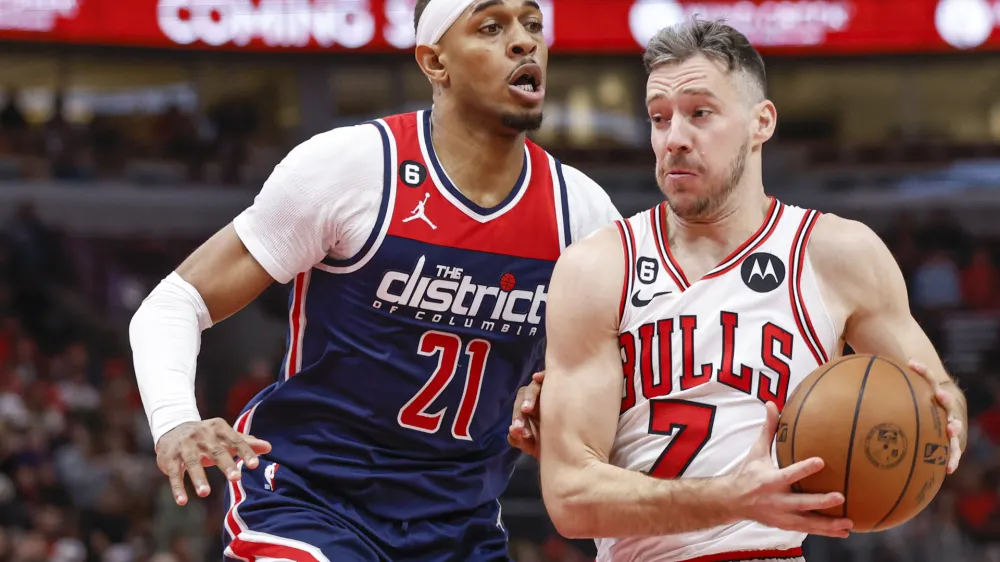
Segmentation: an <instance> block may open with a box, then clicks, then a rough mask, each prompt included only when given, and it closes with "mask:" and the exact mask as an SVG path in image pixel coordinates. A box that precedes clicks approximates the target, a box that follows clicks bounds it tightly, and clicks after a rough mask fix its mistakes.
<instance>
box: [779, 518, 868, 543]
mask: <svg viewBox="0 0 1000 562" xmlns="http://www.w3.org/2000/svg"><path fill="white" fill-rule="evenodd" d="M788 522H789V525H790V526H794V527H796V530H798V531H801V532H804V533H809V534H810V535H823V536H826V537H837V538H842V539H846V538H847V537H848V536H850V530H851V529H852V528H853V527H854V523H853V522H852V521H851V520H850V519H845V518H842V517H828V516H826V515H819V514H815V513H797V514H794V515H791V516H789V518H788Z"/></svg>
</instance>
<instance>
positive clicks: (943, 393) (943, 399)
mask: <svg viewBox="0 0 1000 562" xmlns="http://www.w3.org/2000/svg"><path fill="white" fill-rule="evenodd" d="M935 384H937V383H935ZM934 399H935V400H937V403H938V404H940V405H941V407H942V408H944V409H945V410H947V411H948V413H949V414H950V413H951V411H952V408H953V407H954V406H955V396H954V395H952V393H950V392H948V391H947V390H945V389H943V388H941V387H940V386H938V387H936V388H935V389H934Z"/></svg>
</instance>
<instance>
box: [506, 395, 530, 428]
mask: <svg viewBox="0 0 1000 562" xmlns="http://www.w3.org/2000/svg"><path fill="white" fill-rule="evenodd" d="M527 392H528V387H527V386H522V387H521V388H519V389H517V396H515V397H514V413H513V414H511V417H510V421H511V425H512V426H516V427H518V428H520V427H523V426H524V412H523V411H522V408H521V407H522V406H523V405H524V395H525V394H527Z"/></svg>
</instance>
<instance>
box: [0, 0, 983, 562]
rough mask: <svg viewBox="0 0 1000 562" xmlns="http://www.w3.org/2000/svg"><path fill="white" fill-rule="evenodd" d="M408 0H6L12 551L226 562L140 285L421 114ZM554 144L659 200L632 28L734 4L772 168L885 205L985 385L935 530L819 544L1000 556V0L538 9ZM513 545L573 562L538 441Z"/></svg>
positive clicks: (217, 375)
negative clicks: (189, 480)
mask: <svg viewBox="0 0 1000 562" xmlns="http://www.w3.org/2000/svg"><path fill="white" fill-rule="evenodd" d="M413 3H414V2H413V0H370V1H368V0H129V1H124V0H0V90H2V92H3V93H2V94H0V225H2V227H0V561H16V562H41V561H50V560H51V561H60V562H70V561H84V560H87V561H102V562H128V561H135V562H139V561H147V560H156V561H157V562H168V561H173V562H200V561H214V560H220V559H221V541H220V536H221V535H220V531H221V523H222V514H223V506H222V495H221V494H220V493H218V490H220V489H221V487H220V486H219V483H220V482H221V478H219V476H220V475H219V474H218V473H217V471H213V472H212V476H213V478H215V483H216V485H215V486H214V487H215V490H216V491H215V492H213V495H212V496H210V497H209V498H207V499H204V500H195V501H193V502H192V504H191V505H188V506H187V507H184V508H178V507H177V506H175V505H174V504H173V502H172V500H171V497H170V493H169V490H168V488H167V485H166V479H165V478H164V477H163V476H162V475H160V474H159V473H158V471H157V470H156V467H155V464H154V459H153V456H152V444H151V442H150V438H149V434H148V429H147V426H146V421H145V417H144V415H143V413H142V407H141V404H140V402H139V399H138V395H137V392H136V388H135V381H134V375H133V373H132V369H131V358H130V356H129V347H128V341H127V325H128V321H129V319H130V317H131V314H132V313H133V311H134V310H135V309H136V307H137V306H138V304H139V302H140V301H141V299H142V298H143V297H144V296H145V294H146V293H147V292H148V291H149V290H150V289H151V288H152V287H153V286H154V285H155V284H156V283H157V282H158V281H159V280H160V279H161V278H162V277H163V276H165V275H166V274H167V273H168V272H169V271H170V270H171V269H172V268H173V267H174V266H175V265H176V264H177V263H179V262H180V261H181V260H182V259H183V258H184V257H185V255H186V254H187V253H188V252H190V251H191V250H192V249H193V248H194V247H195V246H196V245H197V244H198V243H200V242H201V241H202V240H204V239H205V238H206V237H208V236H209V235H210V234H211V233H212V232H214V231H215V230H216V229H218V228H219V227H221V226H222V225H224V224H225V223H226V222H227V221H229V220H230V219H231V218H232V217H233V216H234V215H235V214H237V213H238V212H239V211H240V210H241V209H242V208H244V207H245V206H246V205H247V204H249V203H250V201H251V200H252V198H253V196H254V194H255V193H256V192H257V190H258V189H259V188H260V185H261V183H262V181H263V180H264V178H266V177H267V175H268V174H269V172H270V170H271V169H272V168H273V166H274V165H275V164H276V163H277V162H278V161H279V160H280V159H281V158H282V156H283V155H284V154H285V153H286V152H287V151H288V150H289V149H290V148H291V147H293V146H294V145H296V144H297V143H299V142H301V141H303V140H304V139H306V138H308V137H310V136H311V135H313V134H316V133H318V132H321V131H324V130H327V129H330V128H332V127H336V126H339V125H344V124H353V123H357V122H359V121H362V120H366V119H369V118H372V117H376V116H381V115H385V114H390V113H396V112H403V111H410V110H414V109H419V108H424V107H427V106H428V104H429V96H430V89H429V87H428V84H427V81H426V80H425V79H424V78H423V77H422V75H421V74H420V72H419V71H418V69H417V67H416V65H415V64H414V62H413V57H412V52H411V47H412V43H413V30H412V10H413ZM541 4H542V5H543V8H544V9H545V11H546V17H547V20H548V23H547V38H548V40H549V42H550V43H551V50H552V57H551V62H550V64H549V78H548V84H547V90H548V96H547V101H546V117H547V118H546V121H545V125H544V127H543V129H542V130H540V131H538V133H537V134H536V135H534V137H535V138H536V140H538V141H539V142H540V143H542V144H543V145H544V146H545V147H547V148H548V149H550V150H551V151H552V152H553V153H555V154H556V155H557V156H558V157H560V158H562V159H563V160H564V161H566V162H567V163H569V164H572V165H574V166H577V167H579V168H581V169H583V170H584V171H586V172H588V173H589V174H590V175H591V176H592V177H594V178H595V179H596V180H598V181H599V182H600V183H601V184H602V185H603V186H604V187H605V188H606V189H607V190H608V192H609V193H610V194H611V197H612V198H613V199H614V201H615V202H616V203H617V204H618V206H619V208H620V209H621V211H622V212H623V213H625V214H631V213H633V212H636V211H639V210H641V209H644V208H646V207H649V206H651V205H653V204H656V203H657V202H658V201H659V200H660V196H659V193H658V191H657V189H656V185H655V182H654V179H653V173H652V171H653V169H652V163H653V156H652V153H651V150H650V148H649V146H648V124H647V122H646V120H645V117H644V107H643V101H642V100H643V93H644V92H643V90H644V78H645V76H644V72H643V68H642V65H641V62H640V60H639V55H640V53H641V45H642V44H643V43H644V42H645V40H646V39H647V38H648V37H649V36H651V34H652V33H653V32H655V30H656V29H657V28H659V27H661V26H663V25H668V24H670V23H674V22H677V21H681V20H682V19H684V18H686V17H689V16H691V15H694V14H696V13H697V14H700V15H702V16H706V17H716V16H720V15H722V16H726V17H727V18H728V19H729V21H730V22H731V23H732V24H734V25H735V26H736V27H738V28H739V29H741V30H743V31H744V32H745V33H747V34H748V36H750V38H751V39H752V40H753V41H754V43H755V44H757V45H758V46H759V47H760V48H761V50H762V52H764V54H765V58H766V62H767V65H768V72H769V78H770V92H769V95H770V96H771V98H772V99H773V100H775V102H776V104H777V107H778V113H779V124H778V130H777V135H776V137H775V138H774V139H773V140H771V141H770V142H769V143H768V144H767V148H766V151H765V153H766V156H765V158H764V164H765V185H766V186H767V188H768V190H769V191H770V192H772V193H773V194H775V195H777V196H778V197H779V198H781V199H783V200H784V201H787V202H790V203H794V204H798V205H805V206H812V207H815V208H818V209H820V210H823V211H831V212H837V213H840V214H843V215H845V216H848V217H852V218H858V219H861V220H864V221H866V222H868V223H869V224H870V225H871V226H873V227H874V228H875V229H876V230H877V231H878V232H880V233H881V234H882V235H883V236H884V238H885V240H886V241H887V242H888V244H889V245H890V247H891V248H892V249H893V251H894V253H895V255H896V258H897V260H898V261H899V263H900V265H901V266H902V268H903V271H904V272H905V274H906V276H907V280H908V283H909V288H910V300H911V302H912V306H913V309H914V311H915V314H917V316H918V318H919V319H920V321H921V323H922V324H923V326H924V327H925V328H926V329H927V330H928V331H929V332H930V334H931V335H932V338H933V339H934V341H935V342H936V344H937V345H938V348H939V349H940V351H941V353H942V354H943V356H944V357H945V358H946V362H947V365H948V367H949V369H950V370H951V371H952V372H953V373H954V374H955V375H957V376H959V377H960V379H961V381H962V384H963V386H964V387H965V388H966V391H967V393H968V399H969V409H970V425H971V428H970V432H971V438H970V447H969V450H968V451H967V452H966V454H965V457H964V460H963V463H962V466H961V468H960V469H959V471H958V472H957V473H956V474H955V475H954V476H952V477H950V478H948V480H947V481H946V483H945V486H944V488H943V489H942V491H941V493H940V494H939V495H938V497H937V499H936V500H935V501H934V503H933V504H932V505H931V506H930V507H929V508H928V509H927V510H926V511H925V512H924V513H923V514H922V515H921V516H919V517H918V518H917V519H915V520H913V521H912V522H910V523H909V524H907V525H904V526H902V527H900V528H897V529H894V530H892V531H889V532H885V533H880V534H875V535H855V536H854V537H852V538H851V539H848V540H845V541H817V540H814V539H810V540H809V541H808V543H807V548H808V559H809V560H810V562H822V561H844V562H850V561H855V562H870V561H876V560H877V561H900V562H901V561H928V562H929V561H946V562H972V561H980V560H1000V457H998V448H997V446H998V444H1000V403H998V401H997V399H998V396H1000V384H998V382H1000V378H998V376H997V375H1000V367H998V366H1000V352H998V348H1000V346H998V340H997V338H998V321H1000V272H998V268H997V264H998V261H997V260H998V259H1000V255H998V253H1000V244H998V242H1000V30H998V28H1000V0H940V1H939V0H767V1H760V0H755V1H752V2H750V1H739V2H737V1H732V2H714V1H712V2H709V1H704V2H689V1H687V0H677V1H670V0H543V1H542V2H541ZM286 299H287V287H283V286H274V287H273V288H272V289H270V290H269V291H268V292H267V293H266V294H265V295H264V296H263V297H262V298H261V299H260V300H259V301H257V302H256V303H254V304H253V305H252V306H250V307H248V308H247V309H246V310H244V311H242V312H240V313H239V314H238V315H236V316H235V317H233V318H231V319H229V320H227V321H225V322H223V323H221V324H220V325H218V326H216V327H214V328H212V329H211V330H209V331H208V332H206V333H205V335H204V343H203V347H202V353H201V357H200V362H199V370H198V384H199V399H200V402H201V410H202V412H203V415H205V416H206V417H208V416H222V417H224V418H226V419H228V420H230V421H232V420H233V419H234V418H235V416H236V414H237V412H238V411H239V409H240V408H241V407H242V405H243V404H244V403H245V402H246V400H248V399H249V398H250V397H251V396H252V395H253V394H255V393H256V391H257V390H259V389H260V388H262V387H263V386H265V385H266V384H268V383H270V382H271V380H272V379H274V377H275V374H276V364H277V363H278V362H279V361H280V358H281V355H282V352H283V345H284V330H285V326H286V325H287V308H286V302H287V300H286ZM503 513H504V518H505V522H506V523H507V525H508V527H509V529H510V532H511V549H512V553H513V554H514V557H515V558H516V559H517V560H518V561H520V562H536V561H552V562H575V561H577V560H588V559H592V558H588V555H590V556H592V545H591V543H589V542H588V541H577V542H569V541H564V540H562V539H560V538H559V537H558V535H557V534H556V533H555V531H554V530H553V528H552V526H551V524H550V523H549V521H548V519H547V517H546V515H545V511H544V508H543V506H542V503H541V501H540V499H539V491H538V486H537V473H536V468H535V465H534V463H533V462H532V461H531V459H528V458H525V459H524V460H523V463H522V465H521V466H520V469H519V470H518V471H517V472H516V474H515V475H514V480H513V482H512V484H511V486H510V489H509V491H508V492H507V494H506V495H505V497H504V501H503Z"/></svg>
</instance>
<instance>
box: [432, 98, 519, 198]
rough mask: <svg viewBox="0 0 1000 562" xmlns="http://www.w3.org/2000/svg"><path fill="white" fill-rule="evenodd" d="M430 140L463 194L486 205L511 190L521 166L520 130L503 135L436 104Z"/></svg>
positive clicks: (479, 122)
mask: <svg viewBox="0 0 1000 562" xmlns="http://www.w3.org/2000/svg"><path fill="white" fill-rule="evenodd" d="M431 121H432V125H431V142H432V143H434V152H435V153H436V154H437V157H438V160H440V161H441V165H442V166H443V167H444V170H445V172H446V173H447V174H448V177H449V178H451V181H452V183H454V184H455V187H457V188H458V189H459V191H461V192H462V194H463V195H465V196H466V197H468V198H469V199H471V200H472V201H473V202H475V203H476V204H477V205H479V206H481V207H485V208H490V207H494V206H496V205H498V204H500V203H501V202H502V201H503V200H504V199H506V198H507V196H508V195H509V194H510V192H511V190H512V189H513V188H514V184H515V183H516V182H517V178H518V177H519V176H520V175H521V169H522V168H523V166H524V137H525V135H524V134H523V133H522V134H514V135H502V134H498V133H497V131H495V130H492V129H490V128H488V127H485V126H483V125H482V124H481V123H482V119H476V118H472V117H470V118H466V117H465V116H461V115H459V114H458V112H457V111H452V110H451V108H447V107H440V106H439V104H435V108H434V113H433V114H432V115H431Z"/></svg>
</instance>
